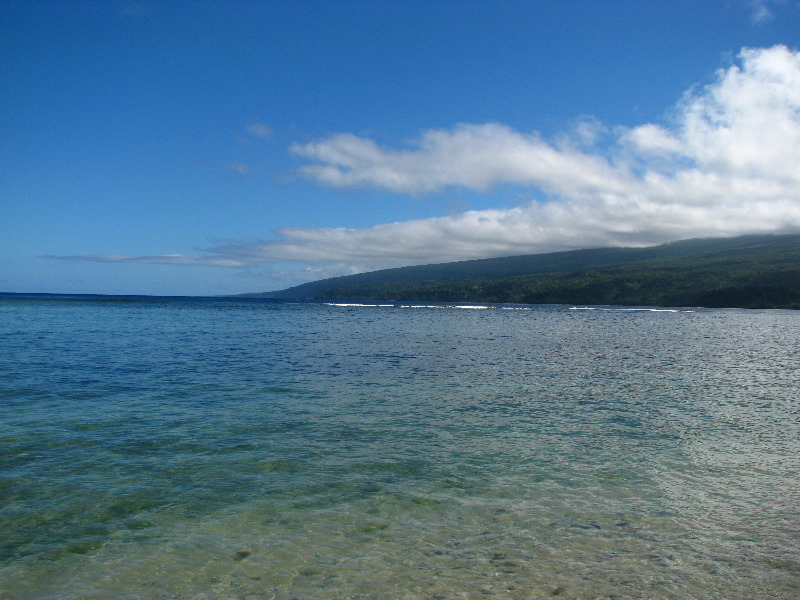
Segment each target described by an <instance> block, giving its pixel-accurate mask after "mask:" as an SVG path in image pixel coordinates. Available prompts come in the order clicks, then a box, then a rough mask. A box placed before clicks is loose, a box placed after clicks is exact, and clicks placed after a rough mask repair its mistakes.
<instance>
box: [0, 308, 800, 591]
mask: <svg viewBox="0 0 800 600" xmlns="http://www.w3.org/2000/svg"><path fill="white" fill-rule="evenodd" d="M555 597H557V598H559V600H561V599H594V598H606V599H611V598H615V599H628V598H630V599H662V598H664V599H681V600H685V599H720V600H722V599H724V600H740V599H741V600H745V599H747V600H753V599H769V600H778V599H794V600H796V599H797V598H800V312H796V311H795V312H792V311H777V310H773V311H754V310H750V311H747V310H704V309H662V310H659V309H649V308H642V309H630V308H615V307H578V306H482V307H478V306H472V307H458V306H448V305H428V306H421V305H413V306H412V305H397V304H393V305H388V306H378V305H356V304H349V305H348V304H323V303H293V304H292V303H280V302H275V301H254V300H236V299H199V298H196V299H192V298H166V299H159V298H146V297H142V298H125V297H115V298H102V297H60V298H59V297H44V296H43V297H35V296H32V297H20V296H9V295H5V296H0V598H2V599H3V600H28V599H47V600H62V599H63V600H65V599H81V600H84V599H106V598H108V599H159V600H161V599H163V600H167V599H171V600H175V599H196V600H200V599H203V600H222V599H225V600H229V599H230V600H232V599H242V600H244V599H247V600H254V599H272V598H274V599H281V600H289V599H297V600H300V599H303V600H311V599H320V600H322V599H346V598H352V599H356V598H359V599H387V600H388V599H392V600H393V599H400V600H402V599H418V598H419V599H423V598H424V599H438V600H448V599H473V598H474V599H483V598H488V599H491V598H503V599H542V598H555Z"/></svg>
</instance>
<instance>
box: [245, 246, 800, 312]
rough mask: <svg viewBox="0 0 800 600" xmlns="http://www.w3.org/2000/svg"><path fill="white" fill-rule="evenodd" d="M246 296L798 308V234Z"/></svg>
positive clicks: (521, 259) (469, 265)
mask: <svg viewBox="0 0 800 600" xmlns="http://www.w3.org/2000/svg"><path fill="white" fill-rule="evenodd" d="M248 296H251V297H252V296H260V297H272V298H286V299H310V298H316V299H331V300H408V301H411V300H417V301H436V302H504V303H505V302H508V303H524V304H616V305H627V306H634V305H635V306H708V307H742V308H800V235H774V236H744V237H737V238H725V239H700V240H685V241H680V242H673V243H670V244H664V245H661V246H654V247H649V248H601V249H592V250H576V251H569V252H555V253H548V254H535V255H526V256H511V257H503V258H491V259H482V260H470V261H461V262H454V263H442V264H435V265H425V266H418V267H403V268H399V269H386V270H382V271H374V272H371V273H361V274H358V275H350V276H345V277H335V278H331V279H324V280H321V281H314V282H310V283H306V284H303V285H300V286H296V287H293V288H289V289H287V290H282V291H278V292H269V293H265V294H248Z"/></svg>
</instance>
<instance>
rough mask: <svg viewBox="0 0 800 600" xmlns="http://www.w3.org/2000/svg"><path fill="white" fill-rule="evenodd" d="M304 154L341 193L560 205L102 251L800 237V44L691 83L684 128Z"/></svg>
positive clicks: (403, 250)
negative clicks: (511, 195) (532, 198)
mask: <svg viewBox="0 0 800 600" xmlns="http://www.w3.org/2000/svg"><path fill="white" fill-rule="evenodd" d="M600 135H603V136H605V138H604V144H602V147H598V145H595V141H596V140H597V139H598V136H600ZM609 136H610V143H606V142H608V138H609ZM291 150H292V151H293V152H294V153H296V154H298V155H299V156H302V157H304V158H306V159H308V160H310V161H313V164H309V165H307V166H305V167H303V168H302V169H301V174H302V175H304V176H305V177H308V178H310V179H312V180H314V181H317V182H319V183H321V184H324V185H329V186H335V187H339V188H350V187H355V186H368V187H375V188H381V189H385V190H389V191H391V192H394V193H398V194H410V195H419V194H431V193H436V192H440V191H442V190H445V189H447V188H449V187H460V188H466V189H472V190H478V191H484V192H490V191H491V190H492V188H493V187H495V186H498V185H502V184H516V185H519V186H530V187H531V188H536V189H538V190H541V191H542V192H544V193H545V194H546V196H547V201H546V202H532V203H530V204H526V205H523V206H519V207H517V208H513V209H504V210H499V209H498V210H480V211H470V212H466V213H463V214H458V215H451V216H446V217H439V218H432V219H424V220H416V221H407V222H401V223H391V224H382V225H376V226H374V227H370V228H366V229H338V228H337V229H334V228H327V229H325V228H323V229H302V228H293V229H281V230H278V231H277V234H278V236H279V239H277V240H273V241H267V242H260V243H251V244H241V245H235V244H234V245H227V246H222V247H218V248H212V249H210V250H209V255H208V256H206V257H202V256H201V257H186V256H180V257H178V256H165V257H138V258H136V257H118V258H114V259H112V258H109V257H105V258H103V259H102V260H125V261H135V262H159V261H161V262H165V263H179V264H216V265H219V266H245V265H255V264H259V263H269V262H285V261H297V262H305V263H312V264H316V265H340V264H341V265H346V266H342V267H341V268H342V270H346V269H349V270H351V271H352V270H368V269H375V268H381V267H387V266H397V265H408V264H420V263H431V262H445V261H451V260H460V259H469V258H479V257H491V256H503V255H514V254H525V253H536V252H546V251H554V250H566V249H576V248H588V247H599V246H634V245H650V244H656V243H660V242H665V241H670V240H675V239H685V238H690V237H702V236H729V235H738V234H746V233H758V232H789V231H800V53H798V52H793V51H790V50H789V49H788V48H786V47H784V46H775V47H773V48H768V49H745V50H743V51H742V52H741V53H740V55H739V57H738V62H737V64H735V65H733V66H731V67H729V68H728V69H724V70H720V71H719V72H718V73H717V75H716V77H715V79H714V81H713V83H711V84H709V85H708V86H705V87H698V88H693V89H691V90H689V91H688V92H687V93H686V94H685V95H684V97H683V98H682V99H681V100H680V102H679V103H678V105H677V106H676V108H675V111H674V113H673V118H672V120H671V121H670V122H669V123H668V124H653V123H647V124H643V125H641V126H639V127H636V128H633V129H623V128H613V127H608V126H605V125H603V124H602V123H597V122H595V121H592V120H591V119H582V120H581V121H579V122H578V124H577V125H576V126H575V127H573V129H572V130H571V131H569V132H567V133H565V134H564V135H562V136H559V137H558V138H557V140H556V141H554V142H548V141H547V140H545V139H543V138H542V137H541V136H540V135H538V134H536V133H523V132H518V131H515V130H513V129H512V128H511V127H509V126H507V125H503V124H498V123H487V124H459V125H456V126H455V127H453V128H452V129H449V130H442V129H437V130H430V131H426V132H424V133H422V135H421V136H420V138H419V139H418V140H416V141H415V142H414V143H413V144H410V145H408V146H405V147H402V148H387V147H384V146H381V145H379V144H377V143H375V142H374V141H373V140H371V139H368V138H364V137H358V136H356V135H353V134H350V133H344V134H339V135H335V136H332V137H329V138H326V139H322V140H318V141H314V142H312V143H308V144H295V145H293V146H292V147H291ZM96 260H99V259H96ZM337 268H338V267H337Z"/></svg>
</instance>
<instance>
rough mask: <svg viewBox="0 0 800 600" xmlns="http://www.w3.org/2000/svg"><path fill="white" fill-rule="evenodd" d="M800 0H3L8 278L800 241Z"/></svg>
mask: <svg viewBox="0 0 800 600" xmlns="http://www.w3.org/2000/svg"><path fill="white" fill-rule="evenodd" d="M798 50H800V3H798V1H797V0H783V1H778V0H776V1H769V0H760V1H753V0H711V1H703V2H699V1H696V0H691V1H682V0H669V1H667V0H665V1H663V2H641V1H640V0H635V1H634V0H631V1H627V0H618V1H615V0H606V1H600V0H596V1H587V0H576V1H568V0H567V1H565V0H557V1H556V0H554V1H541V2H537V1H528V2H516V1H506V2H504V1H502V0H495V1H486V2H484V1H477V0H476V1H458V2H457V1H446V0H438V1H436V0H435V1H430V2H417V1H413V0H403V1H396V2H393V1H383V2H379V1H374V2H373V1H366V0H362V1H353V2H350V1H346V0H341V1H338V0H337V1H329V2H323V1H303V0H297V1H286V2H281V1H275V0H273V1H269V2H237V1H231V2H225V3H222V2H199V1H192V0H189V1H181V2H178V1H175V2H168V1H163V0H160V1H152V2H151V1H147V0H142V1H137V2H128V1H125V0H119V1H117V0H104V1H91V0H90V1H87V0H82V1H80V2H78V1H75V2H71V1H68V0H60V1H57V2H47V1H44V0H40V1H30V0H28V1H25V2H18V1H14V0H6V1H5V2H3V3H2V5H0V90H2V91H0V103H2V104H0V152H1V154H0V291H12V292H65V293H109V294H167V295H170V294H175V295H204V294H209V295H212V294H233V293H240V292H251V291H267V290H275V289H282V288H285V287H289V286H290V285H295V284H298V283H302V282H304V281H307V280H312V279H319V278H322V277H327V276H334V275H340V274H347V273H354V272H359V271H365V270H374V269H378V268H385V267H392V266H401V265H408V264H424V263H432V262H444V261H450V260H462V259H470V258H481V257H490V256H504V255H514V254H525V253H536V252H549V251H555V250H566V249H576V248H584V247H599V246H609V245H615V246H625V245H630V246H641V245H648V244H656V243H661V242H665V241H670V240H674V239H684V238H691V237H706V236H729V235H739V234H744V233H761V232H794V231H800V53H798Z"/></svg>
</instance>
